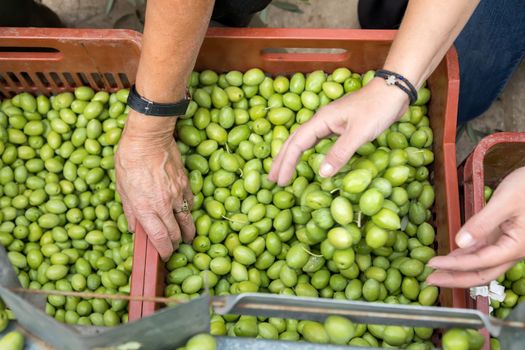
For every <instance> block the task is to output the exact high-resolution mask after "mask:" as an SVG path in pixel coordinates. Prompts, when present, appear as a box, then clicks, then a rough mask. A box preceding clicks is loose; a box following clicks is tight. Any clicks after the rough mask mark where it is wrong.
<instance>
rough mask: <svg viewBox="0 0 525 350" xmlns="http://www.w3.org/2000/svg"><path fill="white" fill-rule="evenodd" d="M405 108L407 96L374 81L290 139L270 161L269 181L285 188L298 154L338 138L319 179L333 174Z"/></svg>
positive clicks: (321, 112) (330, 107) (329, 107)
mask: <svg viewBox="0 0 525 350" xmlns="http://www.w3.org/2000/svg"><path fill="white" fill-rule="evenodd" d="M407 107H408V96H407V95H406V94H405V93H404V92H403V91H401V90H400V89H398V88H397V87H395V86H388V85H387V84H386V83H385V81H384V80H383V79H381V78H375V79H373V80H372V81H370V83H369V84H367V85H366V86H364V87H363V88H362V89H360V90H358V91H356V92H354V93H352V94H349V95H346V96H344V97H342V98H340V99H338V100H336V101H334V102H332V103H330V104H328V105H326V106H324V107H322V108H321V109H320V110H319V111H318V112H317V113H316V114H315V115H314V117H313V118H312V119H310V120H309V121H308V122H306V123H305V124H303V125H301V126H300V127H299V128H297V130H296V131H295V132H294V133H293V134H292V135H290V137H289V138H288V140H287V141H286V142H285V143H284V145H283V146H282V148H281V150H280V152H279V154H278V156H277V157H276V158H275V159H274V160H273V164H272V169H271V171H270V174H269V176H268V177H269V179H270V180H272V181H274V182H277V183H278V184H279V185H280V186H284V185H286V184H287V183H288V182H289V181H290V179H291V177H292V175H293V172H294V170H295V167H296V165H297V161H298V159H299V157H300V156H301V154H302V153H303V152H304V151H306V150H307V149H309V148H310V147H312V146H314V145H315V144H316V143H317V142H319V141H320V140H321V139H323V138H325V137H328V136H331V135H334V134H336V135H339V138H338V140H337V141H336V142H335V144H334V145H333V146H332V149H331V150H330V151H329V152H328V154H327V155H326V157H325V159H324V161H323V163H322V165H321V169H320V175H321V176H324V177H329V176H332V175H334V174H336V173H337V172H338V171H339V169H341V168H342V167H343V166H344V165H345V164H346V163H347V162H348V160H350V158H351V157H352V155H353V154H354V152H355V151H356V150H357V149H358V148H359V147H360V146H361V145H362V144H364V143H366V142H368V141H372V140H374V139H375V138H376V137H377V136H379V134H381V133H382V132H383V131H384V130H385V129H386V128H388V127H389V126H390V125H391V124H392V123H394V122H395V121H396V120H397V119H399V118H400V117H401V116H402V115H403V113H404V112H405V110H406V108H407Z"/></svg>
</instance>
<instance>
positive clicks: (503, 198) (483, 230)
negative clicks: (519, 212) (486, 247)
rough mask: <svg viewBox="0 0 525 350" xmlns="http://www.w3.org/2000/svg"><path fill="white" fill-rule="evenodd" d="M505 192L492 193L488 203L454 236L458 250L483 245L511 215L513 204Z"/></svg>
mask: <svg viewBox="0 0 525 350" xmlns="http://www.w3.org/2000/svg"><path fill="white" fill-rule="evenodd" d="M511 200H512V199H511V198H510V197H509V194H508V193H507V191H505V192H501V191H500V192H499V193H498V191H496V192H494V196H493V197H492V198H491V200H490V202H488V203H487V205H486V206H485V207H484V208H483V209H481V210H480V211H479V212H478V213H476V214H475V215H474V216H472V217H471V218H470V219H469V220H467V222H466V223H465V225H463V227H462V228H461V229H460V230H459V232H458V234H457V235H456V244H457V245H458V247H460V248H469V247H472V246H474V245H476V244H478V243H484V242H485V241H487V240H488V238H489V237H490V235H491V234H492V233H494V231H496V230H497V229H498V227H499V226H500V225H501V224H502V223H504V222H505V221H506V220H508V219H510V218H511V217H512V215H513V207H514V204H513V203H512V202H510V201H511Z"/></svg>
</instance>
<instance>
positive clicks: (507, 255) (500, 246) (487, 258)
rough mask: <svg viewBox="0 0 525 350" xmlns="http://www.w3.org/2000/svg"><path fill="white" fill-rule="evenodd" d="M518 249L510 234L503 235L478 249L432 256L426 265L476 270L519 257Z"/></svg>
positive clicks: (439, 267)
mask: <svg viewBox="0 0 525 350" xmlns="http://www.w3.org/2000/svg"><path fill="white" fill-rule="evenodd" d="M520 251H521V247H520V244H518V242H516V241H515V240H514V239H512V238H511V237H510V236H507V235H504V236H501V237H500V239H499V240H498V241H497V242H496V243H495V244H492V245H488V246H485V247H483V248H480V249H479V250H474V251H468V250H466V251H464V252H462V253H456V254H454V255H452V254H449V255H447V256H437V257H435V258H432V259H431V260H430V261H429V262H428V265H429V266H430V267H432V268H435V269H442V270H451V271H476V270H479V269H487V268H491V267H493V266H498V265H502V264H505V263H508V262H509V261H514V260H516V259H517V258H518V257H519V255H520Z"/></svg>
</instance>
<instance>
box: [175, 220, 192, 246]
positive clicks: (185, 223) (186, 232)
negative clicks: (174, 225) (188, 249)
mask: <svg viewBox="0 0 525 350" xmlns="http://www.w3.org/2000/svg"><path fill="white" fill-rule="evenodd" d="M175 215H176V217H177V222H178V223H179V227H180V230H181V233H182V239H183V240H184V243H191V241H192V240H193V237H195V224H194V223H193V219H192V216H191V213H190V212H180V213H177V214H175Z"/></svg>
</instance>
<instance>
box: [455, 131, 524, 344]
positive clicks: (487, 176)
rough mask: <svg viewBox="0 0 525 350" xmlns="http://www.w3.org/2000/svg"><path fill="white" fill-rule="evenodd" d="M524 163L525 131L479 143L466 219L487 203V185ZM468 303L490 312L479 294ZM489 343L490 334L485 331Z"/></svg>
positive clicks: (470, 168)
mask: <svg viewBox="0 0 525 350" xmlns="http://www.w3.org/2000/svg"><path fill="white" fill-rule="evenodd" d="M522 166H525V133H518V132H500V133H496V134H492V135H489V136H487V137H485V138H484V139H483V140H481V141H480V142H479V144H478V145H477V146H476V148H474V151H472V153H471V154H470V155H469V157H468V158H467V160H466V162H465V164H464V167H463V195H464V217H465V221H466V220H468V219H469V218H470V217H472V216H473V215H474V214H476V213H477V212H479V211H480V210H481V209H483V207H484V206H485V197H484V187H485V185H488V186H491V187H492V188H495V187H497V185H498V184H499V183H500V181H501V180H503V178H505V176H507V175H508V174H509V173H511V172H512V171H513V170H515V169H517V168H519V167H522ZM467 304H468V306H469V307H471V308H475V309H477V310H479V311H481V312H483V313H486V314H488V313H489V300H488V298H487V297H480V296H478V297H477V298H476V299H475V300H474V299H473V298H470V297H469V298H468V301H467ZM484 336H485V340H486V344H488V341H489V338H490V337H489V335H488V333H487V332H486V331H484ZM488 349H489V347H488V345H487V346H486V347H485V348H484V350H488Z"/></svg>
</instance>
